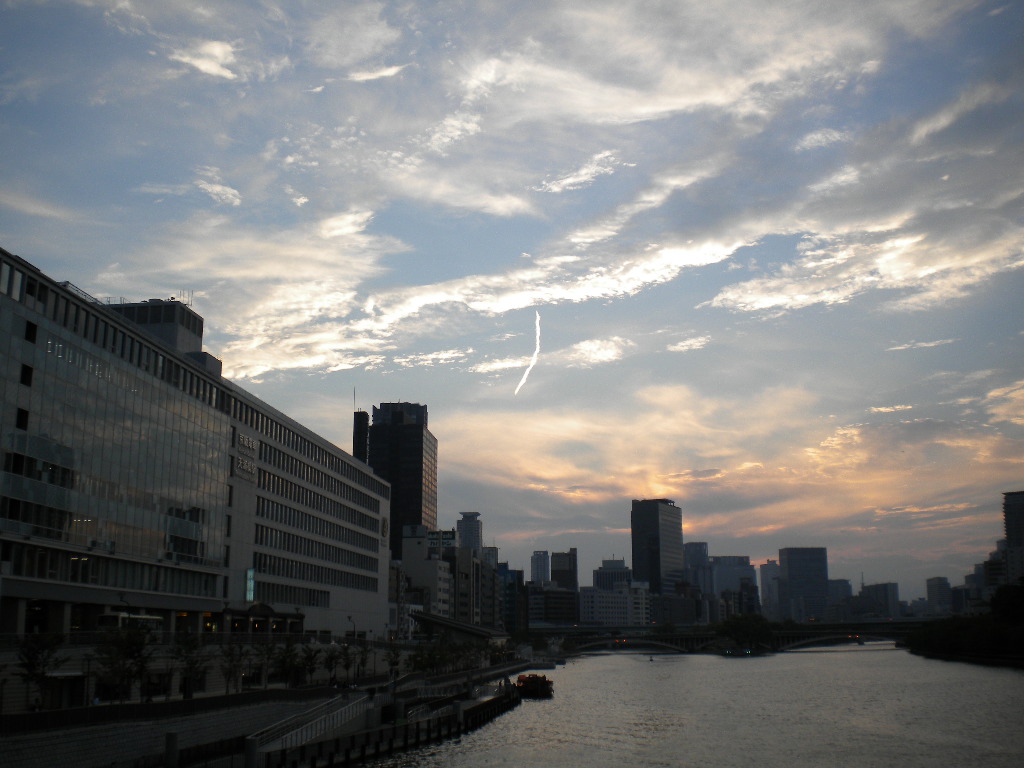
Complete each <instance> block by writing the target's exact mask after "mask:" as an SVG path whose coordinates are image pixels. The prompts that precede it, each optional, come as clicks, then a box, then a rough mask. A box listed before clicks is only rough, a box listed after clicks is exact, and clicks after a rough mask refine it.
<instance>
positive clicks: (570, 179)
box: [534, 151, 619, 193]
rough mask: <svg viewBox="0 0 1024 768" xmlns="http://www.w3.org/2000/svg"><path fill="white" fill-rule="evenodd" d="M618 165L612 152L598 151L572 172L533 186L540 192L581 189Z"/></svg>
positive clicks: (612, 170) (610, 172) (609, 172)
mask: <svg viewBox="0 0 1024 768" xmlns="http://www.w3.org/2000/svg"><path fill="white" fill-rule="evenodd" d="M618 165H619V162H618V161H617V160H616V158H615V153H614V152H611V151H605V152H598V153H597V154H596V155H594V156H593V157H592V158H590V161H589V162H587V163H586V164H584V165H583V166H582V167H580V168H579V169H578V170H576V171H574V172H573V173H570V174H567V175H566V176H562V177H561V178H557V179H552V180H550V181H545V182H543V183H542V184H540V185H539V186H537V187H534V189H535V190H537V191H541V192H554V193H559V192H565V191H571V190H575V189H582V188H583V187H587V186H589V185H590V184H592V183H593V181H594V180H595V179H596V178H598V177H599V176H606V175H608V174H612V173H615V168H616V166H618Z"/></svg>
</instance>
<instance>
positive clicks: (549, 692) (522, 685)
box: [516, 673, 555, 699]
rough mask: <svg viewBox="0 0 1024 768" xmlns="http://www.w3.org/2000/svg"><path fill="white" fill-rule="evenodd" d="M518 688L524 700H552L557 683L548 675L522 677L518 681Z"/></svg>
mask: <svg viewBox="0 0 1024 768" xmlns="http://www.w3.org/2000/svg"><path fill="white" fill-rule="evenodd" d="M516 688H518V689H519V695H520V696H522V697H523V698H524V699H550V698H551V697H552V696H554V695H555V690H554V689H555V683H554V681H553V680H549V679H548V677H547V675H537V674H533V673H531V674H529V675H520V676H519V677H518V679H517V680H516Z"/></svg>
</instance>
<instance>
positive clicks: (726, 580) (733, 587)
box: [708, 555, 757, 595]
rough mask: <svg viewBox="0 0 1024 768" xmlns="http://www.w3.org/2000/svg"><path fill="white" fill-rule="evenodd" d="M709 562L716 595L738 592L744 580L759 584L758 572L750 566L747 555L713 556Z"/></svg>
mask: <svg viewBox="0 0 1024 768" xmlns="http://www.w3.org/2000/svg"><path fill="white" fill-rule="evenodd" d="M708 562H709V565H710V566H711V573H712V580H713V584H714V590H713V591H714V594H716V595H720V594H722V593H723V592H725V591H726V590H729V591H731V592H738V591H739V589H740V584H741V583H742V582H743V580H744V579H746V580H747V581H748V582H749V583H751V584H757V570H756V569H755V568H754V566H752V565H751V564H750V557H748V556H747V555H712V556H711V557H709V558H708Z"/></svg>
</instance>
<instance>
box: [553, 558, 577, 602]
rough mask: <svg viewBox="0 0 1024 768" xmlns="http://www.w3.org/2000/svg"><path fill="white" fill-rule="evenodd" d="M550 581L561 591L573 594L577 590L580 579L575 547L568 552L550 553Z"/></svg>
mask: <svg viewBox="0 0 1024 768" xmlns="http://www.w3.org/2000/svg"><path fill="white" fill-rule="evenodd" d="M551 580H552V581H553V582H554V583H555V585H556V586H558V587H561V588H562V589H568V590H572V591H573V592H575V591H577V590H579V588H580V578H579V565H578V562H577V557H576V547H572V548H571V549H570V550H569V551H568V552H552V553H551Z"/></svg>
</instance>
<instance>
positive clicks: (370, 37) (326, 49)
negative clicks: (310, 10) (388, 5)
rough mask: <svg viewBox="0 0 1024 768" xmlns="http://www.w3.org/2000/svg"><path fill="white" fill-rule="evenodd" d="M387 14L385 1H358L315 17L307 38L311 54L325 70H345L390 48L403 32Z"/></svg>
mask: <svg viewBox="0 0 1024 768" xmlns="http://www.w3.org/2000/svg"><path fill="white" fill-rule="evenodd" d="M383 13H384V5H383V4H382V3H376V2H355V3H345V4H343V5H340V6H338V7H337V8H335V9H334V10H332V11H330V12H329V13H327V14H324V15H323V16H321V17H320V18H317V19H315V20H313V21H312V22H311V23H310V25H309V32H308V38H307V48H308V53H309V55H310V57H311V58H312V60H313V61H314V62H315V63H316V64H317V65H319V66H321V67H324V68H325V69H344V68H346V67H350V66H352V65H355V64H360V63H362V62H365V61H366V60H368V59H370V58H373V57H375V56H378V55H379V54H381V53H383V52H384V51H387V50H388V49H389V48H390V46H391V45H393V44H394V43H395V42H397V41H398V39H399V37H400V36H401V33H400V32H399V31H398V30H397V29H394V28H392V27H391V26H390V25H389V24H388V23H387V21H386V20H384V19H383V18H382V16H383Z"/></svg>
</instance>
